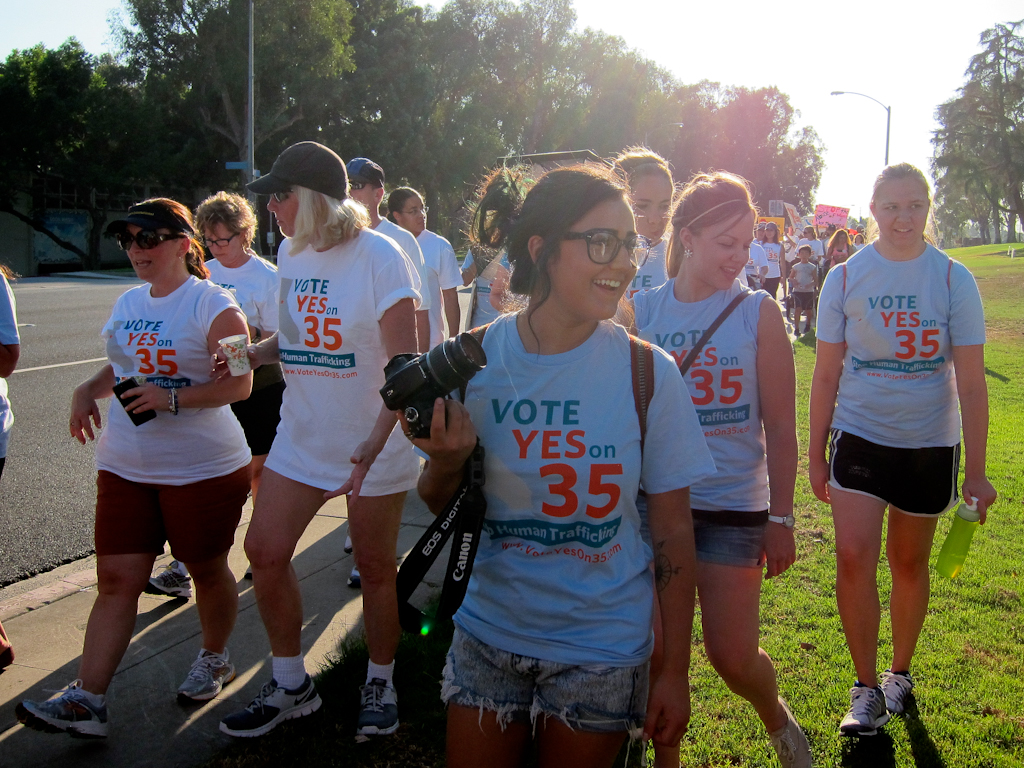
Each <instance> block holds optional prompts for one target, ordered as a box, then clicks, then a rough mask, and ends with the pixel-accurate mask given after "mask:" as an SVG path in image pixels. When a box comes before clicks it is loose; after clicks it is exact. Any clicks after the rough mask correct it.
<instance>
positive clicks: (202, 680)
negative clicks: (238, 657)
mask: <svg viewBox="0 0 1024 768" xmlns="http://www.w3.org/2000/svg"><path fill="white" fill-rule="evenodd" d="M234 679H235V665H234V664H232V663H231V662H230V661H228V650H227V648H225V649H224V653H223V654H222V655H218V654H215V653H210V652H209V651H205V650H204V651H200V652H199V656H198V657H197V658H196V660H195V661H193V662H192V669H190V670H189V671H188V677H186V678H185V682H183V683H182V684H181V685H180V686H178V698H179V699H191V700H192V701H209V700H210V699H212V698H213V697H215V696H216V695H217V694H218V693H220V692H221V689H223V688H224V686H225V685H227V684H228V683H230V682H231V681H232V680H234Z"/></svg>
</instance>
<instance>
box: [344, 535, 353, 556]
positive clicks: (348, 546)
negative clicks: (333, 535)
mask: <svg viewBox="0 0 1024 768" xmlns="http://www.w3.org/2000/svg"><path fill="white" fill-rule="evenodd" d="M345 554H346V555H351V554H352V537H351V536H346V537H345Z"/></svg>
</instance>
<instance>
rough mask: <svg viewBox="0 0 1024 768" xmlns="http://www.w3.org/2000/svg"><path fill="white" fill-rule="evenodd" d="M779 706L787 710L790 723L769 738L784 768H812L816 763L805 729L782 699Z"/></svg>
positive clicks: (770, 734)
mask: <svg viewBox="0 0 1024 768" xmlns="http://www.w3.org/2000/svg"><path fill="white" fill-rule="evenodd" d="M779 704H781V705H782V708H783V709H784V710H786V717H788V718H789V721H788V722H787V723H786V724H785V725H784V726H782V728H780V729H779V730H777V731H775V732H774V733H769V734H768V738H770V739H771V740H772V746H773V747H775V754H777V755H778V756H779V762H780V763H782V768H812V766H813V765H814V762H813V760H812V759H811V746H810V744H808V743H807V737H806V736H804V732H803V729H802V728H800V724H799V723H797V721H796V718H795V717H793V713H792V712H790V711H789V705H788V704H786V702H785V701H783V700H782V699H779Z"/></svg>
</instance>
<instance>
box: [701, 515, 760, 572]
mask: <svg viewBox="0 0 1024 768" xmlns="http://www.w3.org/2000/svg"><path fill="white" fill-rule="evenodd" d="M752 514H756V513H752ZM767 528H768V520H767V519H765V521H764V522H763V523H758V524H756V525H731V524H728V523H725V524H723V523H717V522H713V521H711V520H707V519H697V518H696V517H695V518H694V520H693V541H694V544H695V545H696V547H697V560H699V561H700V562H702V563H716V564H718V565H732V566H735V567H737V568H760V567H761V566H762V565H763V564H764V561H763V555H764V534H765V531H766V529H767Z"/></svg>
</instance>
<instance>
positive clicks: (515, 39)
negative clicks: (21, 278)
mask: <svg viewBox="0 0 1024 768" xmlns="http://www.w3.org/2000/svg"><path fill="white" fill-rule="evenodd" d="M123 2H124V9H125V20H124V21H121V22H116V23H115V27H114V30H113V31H114V34H115V39H116V40H117V43H118V50H117V55H116V57H115V58H108V59H106V60H99V59H96V58H94V57H91V56H89V55H88V54H86V53H85V52H84V51H83V50H82V49H81V46H79V45H78V44H77V43H74V42H73V41H69V42H68V43H66V44H65V45H64V46H61V48H59V49H56V50H54V51H47V50H45V49H43V48H34V49H30V50H29V51H16V52H14V53H12V54H11V55H10V56H9V57H8V59H7V61H6V62H5V63H4V64H3V65H2V67H0V95H6V96H7V101H5V103H7V104H17V105H18V106H17V107H16V108H17V109H18V113H19V114H21V115H23V116H25V119H24V120H21V121H19V122H18V123H17V124H16V125H12V124H10V123H8V124H5V125H4V127H3V128H2V129H0V130H2V131H4V134H3V136H4V137H5V138H6V139H7V146H8V147H15V148H17V149H16V150H15V152H13V153H12V154H14V155H16V156H17V163H18V170H19V173H20V175H18V174H15V175H13V176H11V177H10V178H18V179H21V180H22V182H24V180H25V179H26V174H31V173H36V174H56V175H60V176H71V177H74V178H75V179H76V180H77V181H80V182H82V183H84V184H86V185H88V186H89V188H91V189H93V190H95V191H100V192H110V191H111V190H114V189H115V188H119V189H123V188H125V187H126V186H129V185H132V184H153V185H159V186H161V187H162V188H164V189H172V190H175V191H176V192H177V193H178V196H179V197H181V198H182V200H183V202H186V203H194V202H195V201H196V199H197V198H198V197H199V196H200V195H202V194H205V193H206V192H208V191H209V190H212V189H217V188H228V189H232V188H234V189H238V188H240V186H241V181H242V179H241V176H240V174H238V173H237V172H228V171H226V170H225V169H224V162H225V161H226V160H238V159H244V156H245V145H246V119H245V115H246V113H247V87H246V71H247V56H248V42H247V41H248V37H247V36H248V13H249V11H248V6H249V3H248V0H123ZM254 6H255V25H254V28H255V80H256V89H255V112H256V125H255V133H256V141H255V148H256V160H257V163H256V164H257V167H261V168H265V169H267V168H269V167H270V165H271V163H272V162H273V160H274V158H275V157H276V156H277V154H278V153H279V152H280V151H281V149H283V148H284V147H285V146H287V145H289V144H291V143H293V142H296V141H301V140H308V139H312V140H316V141H321V142H323V143H325V144H327V145H329V146H331V147H332V148H334V149H335V150H336V151H338V153H339V154H340V155H341V156H342V157H344V158H349V157H355V156H368V157H372V158H373V159H375V160H377V161H378V162H380V163H381V165H383V166H384V168H385V171H386V173H387V177H388V182H389V185H390V186H397V185H398V184H410V185H412V186H415V187H417V188H419V189H420V190H422V191H423V192H424V194H425V196H426V198H427V201H428V203H429V204H430V205H431V207H432V209H433V210H437V211H438V212H439V214H440V222H438V221H437V220H435V221H433V222H432V225H433V226H434V227H437V228H440V229H441V230H442V231H445V232H446V233H447V234H449V235H455V234H457V232H456V230H457V228H458V224H457V220H458V214H459V212H460V210H461V209H463V208H464V205H465V203H466V201H467V200H468V199H469V198H470V197H471V196H472V193H473V189H474V187H475V185H476V183H477V182H478V180H479V179H480V177H481V176H482V175H483V174H484V173H485V172H486V171H487V170H488V169H489V168H490V167H492V166H493V165H494V164H495V163H496V162H497V160H498V158H500V157H505V156H515V155H521V154H529V153H534V152H554V151H563V150H574V149H590V150H593V151H595V152H596V153H597V154H599V155H601V156H605V157H607V156H611V155H614V154H615V153H617V152H618V151H619V150H621V149H622V148H624V147H626V146H629V145H635V144H647V145H649V146H651V147H652V148H654V149H656V150H658V151H660V152H661V153H662V154H663V155H665V156H666V157H667V158H668V159H669V160H670V161H671V162H672V164H673V166H674V169H675V175H676V178H677V180H679V181H685V180H686V179H687V178H688V177H689V176H690V175H691V174H692V173H694V172H697V171H700V170H710V169H725V170H730V171H733V172H735V173H738V174H740V175H742V176H744V177H746V178H748V179H749V180H750V181H751V182H752V185H753V188H754V194H755V199H756V200H757V202H758V203H759V204H760V205H761V206H762V207H766V206H767V202H768V200H769V199H778V198H782V199H785V200H787V201H788V202H792V203H795V204H796V205H797V206H798V207H801V208H807V207H809V206H810V205H811V204H812V203H813V195H814V190H815V189H816V188H817V185H818V182H819V178H820V169H821V151H822V146H821V143H820V141H819V140H818V138H817V136H816V134H815V133H814V131H813V130H812V129H810V128H803V129H802V130H795V129H794V127H793V124H794V119H795V117H796V112H795V110H794V108H793V106H792V105H791V104H790V103H789V100H788V98H787V97H786V95H785V94H783V93H781V92H780V91H779V90H778V89H777V88H773V87H765V88H760V89H746V88H729V87H724V86H722V85H719V84H717V83H710V82H706V81H702V82H699V83H696V84H692V85H687V84H684V83H682V82H680V81H679V80H678V79H677V78H676V77H673V76H672V75H671V74H670V73H669V72H667V71H666V70H664V69H663V68H661V67H659V66H658V65H657V64H656V63H654V62H652V61H650V60H648V59H645V58H644V57H643V56H641V55H640V54H639V53H638V52H636V51H634V50H631V49H630V48H629V47H628V46H627V45H626V43H625V42H624V41H623V40H622V39H621V38H618V37H615V36H613V35H608V34H605V33H603V32H599V31H594V30H589V29H588V30H583V31H580V30H579V29H578V28H577V25H576V14H575V11H574V9H573V5H572V1H571V0H522V2H512V0H449V2H447V3H446V4H445V5H443V6H442V7H440V8H439V9H436V10H434V9H426V10H425V9H423V8H421V7H419V6H416V5H414V4H412V3H411V2H410V0H291V1H290V2H288V3H280V2H274V1H273V0H255V3H254ZM51 71H59V72H60V73H61V74H60V75H59V76H50V75H49V74H47V73H49V72H51ZM28 72H32V73H35V74H26V73H28ZM32 77H41V78H42V80H43V81H45V82H47V83H49V85H48V86H47V88H49V89H50V90H47V89H38V88H36V89H33V88H28V87H27V86H25V85H24V83H26V82H28V81H29V80H31V78H32ZM60 89H63V90H60ZM58 90H59V93H58V92H57V91H58ZM19 100H20V101H19ZM56 104H59V105H60V106H59V107H56V106H54V105H56ZM54 115H57V116H58V119H54ZM6 162H11V161H10V160H8V161H6ZM86 166H87V167H88V173H87V174H84V175H83V174H81V173H78V170H79V169H80V168H85V167H86ZM0 170H6V168H4V167H0ZM86 177H87V178H86ZM10 189H13V187H10V185H9V190H8V191H10ZM0 196H2V195H0ZM94 196H95V195H94ZM7 199H10V194H8V195H7ZM97 210H98V212H101V210H100V209H97ZM432 219H433V214H432ZM97 221H98V224H97V227H98V226H99V224H101V223H102V222H101V221H99V219H97ZM97 242H98V234H97Z"/></svg>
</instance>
